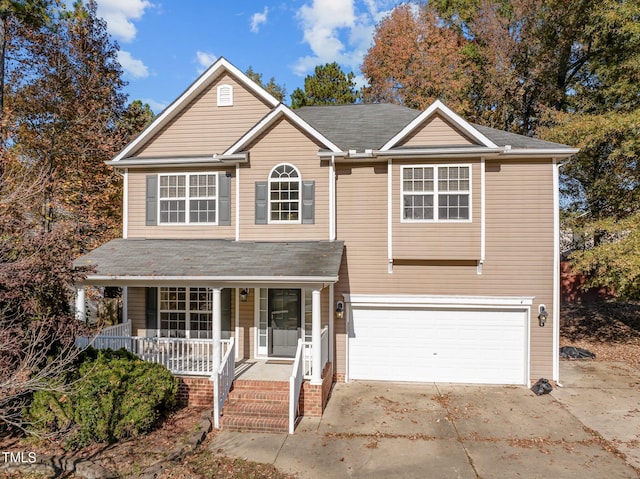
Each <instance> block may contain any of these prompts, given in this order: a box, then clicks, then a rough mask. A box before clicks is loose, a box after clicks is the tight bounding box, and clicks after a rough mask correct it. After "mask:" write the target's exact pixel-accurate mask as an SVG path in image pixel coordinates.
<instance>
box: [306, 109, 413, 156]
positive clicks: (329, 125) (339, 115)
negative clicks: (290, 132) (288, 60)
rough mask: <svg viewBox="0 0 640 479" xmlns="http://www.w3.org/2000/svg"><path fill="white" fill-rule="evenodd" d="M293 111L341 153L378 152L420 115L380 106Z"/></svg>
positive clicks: (410, 110)
mask: <svg viewBox="0 0 640 479" xmlns="http://www.w3.org/2000/svg"><path fill="white" fill-rule="evenodd" d="M294 111H295V113H297V114H298V115H299V116H300V117H302V119H303V120H304V121H306V122H307V123H309V124H310V125H311V126H312V127H314V128H315V129H316V130H318V131H319V132H320V133H322V134H323V135H325V136H326V137H327V138H328V139H329V140H331V141H332V142H333V143H335V144H336V145H337V146H339V147H340V148H342V150H343V151H347V150H357V151H364V150H365V149H373V150H376V149H379V148H380V147H381V146H382V145H384V144H385V143H386V142H387V141H388V140H389V139H390V138H393V136H395V135H396V134H397V133H398V132H400V130H402V129H403V128H404V127H405V126H407V124H408V123H411V122H412V121H413V120H414V119H415V118H416V117H417V116H418V115H420V113H422V112H420V111H418V110H412V109H411V108H406V107H404V106H399V105H392V104H383V103H376V104H356V105H335V106H334V105H331V106H306V107H303V108H298V109H297V110H294Z"/></svg>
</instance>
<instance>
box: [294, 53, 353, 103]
mask: <svg viewBox="0 0 640 479" xmlns="http://www.w3.org/2000/svg"><path fill="white" fill-rule="evenodd" d="M354 79H355V74H354V73H353V72H349V73H345V72H344V71H343V70H342V68H340V65H338V63H336V62H333V63H326V64H325V65H318V66H316V68H315V71H314V74H313V75H307V77H306V78H305V79H304V90H302V89H300V88H296V89H295V90H294V92H293V93H292V94H291V108H294V109H295V108H300V107H303V106H315V105H348V104H351V103H356V102H357V101H359V100H360V98H361V93H360V91H359V90H357V89H356V83H355V80H354Z"/></svg>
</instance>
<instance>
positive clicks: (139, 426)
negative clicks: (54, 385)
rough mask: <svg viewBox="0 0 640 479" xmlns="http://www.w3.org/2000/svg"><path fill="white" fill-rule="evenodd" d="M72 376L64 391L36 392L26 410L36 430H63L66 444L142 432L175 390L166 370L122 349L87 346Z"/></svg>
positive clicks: (154, 421)
mask: <svg viewBox="0 0 640 479" xmlns="http://www.w3.org/2000/svg"><path fill="white" fill-rule="evenodd" d="M72 376H73V375H72ZM75 379H76V380H75V382H73V383H72V387H71V392H70V393H69V394H67V395H64V394H62V393H59V392H45V391H39V392H38V393H36V394H35V395H34V399H33V403H32V405H31V407H30V409H29V416H30V419H31V420H32V422H33V424H34V426H35V427H36V428H37V429H38V430H40V431H48V432H64V433H65V434H66V435H67V441H66V444H67V446H68V447H82V446H85V445H87V444H89V443H91V442H109V443H113V442H116V441H117V440H119V439H122V438H125V437H132V436H137V435H140V434H143V433H145V432H148V431H150V430H151V429H153V427H154V426H155V425H156V424H157V423H158V420H159V419H160V417H161V416H162V414H163V413H164V412H166V411H168V410H170V409H171V408H173V406H174V405H175V398H176V394H177V392H178V381H177V379H176V378H174V377H173V376H172V375H171V373H170V372H169V371H168V370H167V369H166V368H164V367H163V366H161V365H158V364H152V363H147V362H144V361H142V360H140V359H137V358H136V357H135V356H133V355H132V354H131V353H128V352H126V351H124V350H122V351H100V352H95V350H94V351H91V350H88V351H87V352H86V353H85V354H84V357H83V359H82V361H80V363H79V365H78V369H77V375H75Z"/></svg>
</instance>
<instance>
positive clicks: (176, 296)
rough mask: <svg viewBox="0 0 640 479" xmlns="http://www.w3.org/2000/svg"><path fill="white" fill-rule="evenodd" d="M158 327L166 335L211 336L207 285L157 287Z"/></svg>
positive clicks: (210, 314) (211, 296)
mask: <svg viewBox="0 0 640 479" xmlns="http://www.w3.org/2000/svg"><path fill="white" fill-rule="evenodd" d="M159 296H160V308H159V314H160V330H161V333H162V335H166V336H169V337H181V338H182V337H189V338H211V334H212V333H211V331H212V325H213V293H212V290H211V289H210V288H174V287H162V288H160V294H159Z"/></svg>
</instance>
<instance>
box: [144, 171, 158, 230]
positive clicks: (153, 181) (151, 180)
mask: <svg viewBox="0 0 640 479" xmlns="http://www.w3.org/2000/svg"><path fill="white" fill-rule="evenodd" d="M157 222H158V175H147V212H146V225H147V226H155V225H156V224H157Z"/></svg>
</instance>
